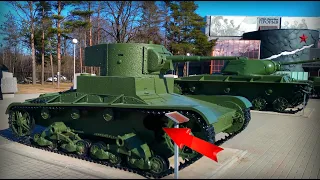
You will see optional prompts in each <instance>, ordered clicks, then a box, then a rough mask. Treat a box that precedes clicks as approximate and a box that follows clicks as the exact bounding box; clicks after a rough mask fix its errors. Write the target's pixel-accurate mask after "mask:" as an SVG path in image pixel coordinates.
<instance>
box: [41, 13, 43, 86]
mask: <svg viewBox="0 0 320 180" xmlns="http://www.w3.org/2000/svg"><path fill="white" fill-rule="evenodd" d="M43 17H44V8H42V18H43ZM41 54H42V57H41V84H42V85H44V21H43V19H42V53H41Z"/></svg>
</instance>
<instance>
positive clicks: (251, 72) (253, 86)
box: [173, 56, 320, 113]
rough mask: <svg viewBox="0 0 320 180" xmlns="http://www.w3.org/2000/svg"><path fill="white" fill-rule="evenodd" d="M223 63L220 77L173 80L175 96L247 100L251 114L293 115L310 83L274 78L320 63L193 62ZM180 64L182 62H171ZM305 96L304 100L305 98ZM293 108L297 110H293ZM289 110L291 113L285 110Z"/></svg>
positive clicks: (229, 59)
mask: <svg viewBox="0 0 320 180" xmlns="http://www.w3.org/2000/svg"><path fill="white" fill-rule="evenodd" d="M209 59H212V60H225V61H226V62H225V64H224V66H223V68H222V70H221V73H220V74H212V75H211V74H209V75H195V76H189V77H181V78H176V79H175V92H176V93H178V94H183V95H193V96H195V95H196V96H199V97H200V96H202V95H233V96H242V97H246V98H247V99H248V100H250V102H251V103H252V109H254V110H260V111H264V110H268V111H270V110H271V111H276V112H281V113H296V112H298V111H300V110H302V108H297V107H298V106H299V105H301V104H303V102H307V101H308V99H309V95H310V94H311V92H312V88H313V85H312V82H311V81H301V80H299V81H298V80H295V79H293V78H291V77H289V76H288V75H275V74H274V73H275V72H277V71H280V70H281V68H282V66H283V65H290V64H300V63H310V62H318V61H320V59H313V60H308V61H296V62H286V63H280V62H275V61H272V60H258V59H257V60H254V59H248V58H246V57H223V56H220V57H201V58H200V57H199V59H197V60H196V61H206V60H209ZM173 61H174V62H183V61H182V60H178V59H177V60H173ZM185 61H187V59H186V60H185ZM304 95H306V96H304ZM293 108H296V110H293ZM288 109H290V110H288Z"/></svg>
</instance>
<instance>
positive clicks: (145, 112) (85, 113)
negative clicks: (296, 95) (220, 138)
mask: <svg viewBox="0 0 320 180" xmlns="http://www.w3.org/2000/svg"><path fill="white" fill-rule="evenodd" d="M230 98H231V97H229V98H226V99H225V102H228V101H227V100H230ZM209 99H210V98H209ZM237 99H238V101H239V102H243V103H242V104H241V103H238V104H239V105H238V106H237V105H235V104H232V103H231V104H230V103H222V102H223V101H221V99H212V100H207V101H203V100H201V98H199V97H185V96H182V95H178V94H174V93H169V94H159V95H157V98H156V97H154V96H153V97H152V98H150V99H149V100H147V99H146V98H145V100H144V101H141V100H140V101H139V99H138V98H137V97H127V96H119V97H113V96H111V97H108V96H106V95H98V94H86V93H81V92H77V91H76V90H74V91H66V92H61V93H52V94H43V95H40V96H39V97H38V98H35V99H29V100H26V101H25V102H23V103H12V104H10V105H9V107H8V108H7V111H6V113H7V114H9V124H10V127H11V129H13V128H14V129H16V130H15V131H16V132H17V133H18V132H19V130H18V129H19V128H18V124H17V123H14V122H13V121H14V120H17V119H18V118H17V115H16V114H18V113H21V114H22V115H21V116H20V117H28V118H26V119H27V120H26V121H28V123H25V124H27V125H28V126H29V130H28V131H26V129H24V130H22V131H23V134H24V135H23V137H28V136H30V138H31V139H33V141H35V144H37V145H39V144H40V145H42V146H45V147H46V145H48V144H50V142H49V140H52V138H51V139H50V138H49V137H47V136H46V137H45V136H44V135H43V134H44V133H42V135H43V138H42V139H41V138H39V137H40V136H42V135H38V136H37V137H36V135H35V134H34V133H33V125H39V126H42V127H44V128H46V129H47V131H48V129H49V130H50V128H55V129H58V128H61V127H64V126H66V127H67V128H69V129H70V130H71V132H72V133H74V134H76V135H78V136H79V138H78V140H83V139H89V140H90V142H91V149H92V147H95V146H94V145H95V143H97V142H103V144H107V145H108V146H109V145H110V146H113V147H114V148H113V150H112V149H110V151H108V152H109V153H113V154H118V155H119V157H120V155H122V156H123V155H124V156H125V157H122V161H130V159H131V160H132V159H133V160H136V161H132V162H136V163H131V165H130V167H134V169H140V170H143V171H144V173H149V175H151V176H155V177H158V176H159V174H157V173H155V172H152V171H151V170H150V168H151V167H150V166H148V163H149V164H150V161H151V160H149V159H150V158H152V157H154V156H151V155H150V154H153V155H156V156H157V157H158V156H159V157H161V158H162V160H163V162H165V163H164V164H166V163H168V161H167V159H168V158H169V157H171V156H173V149H174V144H173V143H172V141H171V139H170V138H169V137H168V136H167V135H166V134H165V133H164V131H163V130H162V128H163V127H173V123H172V122H171V121H170V120H168V118H166V116H165V113H167V112H173V111H177V112H179V113H181V114H183V115H184V116H186V117H188V118H189V122H188V123H185V124H181V125H180V127H186V128H190V129H191V131H192V133H193V135H194V136H197V137H199V138H201V139H203V140H205V141H208V142H211V143H215V134H217V133H220V132H226V133H234V134H236V133H239V132H241V131H242V130H243V129H244V128H245V127H246V125H247V124H248V122H249V121H250V118H251V116H250V111H249V109H250V104H248V103H247V102H245V101H243V100H242V99H241V98H237ZM218 100H219V101H220V104H221V105H217V104H214V103H212V102H216V101H218ZM132 102H135V103H132ZM239 111H241V113H243V114H242V119H241V118H240V119H241V120H242V122H241V123H239V122H237V121H238V120H240V119H239V118H237V117H236V115H238V114H239V113H240V112H239ZM25 114H27V115H25ZM30 120H32V121H33V122H32V121H30ZM243 120H244V121H243ZM20 124H21V123H20ZM32 124H33V125H32ZM47 131H46V130H44V131H43V132H47ZM51 131H53V130H51ZM51 131H50V132H51ZM66 132H67V131H64V133H61V134H64V135H65V134H66ZM51 133H52V134H54V133H53V132H51ZM56 134H58V133H56ZM56 134H55V136H57V135H56ZM132 134H133V137H134V138H133V140H132V142H131V146H130V141H128V146H124V147H121V146H119V144H117V141H118V139H119V138H120V137H121V138H122V137H127V136H128V135H132ZM59 136H62V135H59ZM74 136H75V135H74ZM21 137H22V136H21ZM51 137H52V136H51ZM37 138H38V139H39V140H38V139H37ZM69 138H70V137H69ZM34 139H36V140H34ZM53 139H55V138H53ZM58 139H59V138H58ZM131 139H132V137H131ZM78 140H77V141H76V142H78ZM137 141H138V142H137ZM79 142H80V141H79ZM132 143H133V144H132ZM65 144H67V143H65ZM92 144H93V145H92ZM98 145H99V144H98ZM98 145H96V146H97V147H98ZM56 146H57V145H56ZM60 146H62V147H67V148H66V149H67V150H68V151H70V153H72V152H73V151H77V149H79V148H78V146H75V145H74V148H73V145H72V143H71V145H70V143H69V144H68V145H60ZM132 146H134V147H135V148H136V149H138V151H137V152H136V154H135V155H132V154H134V152H135V151H134V150H132V149H134V148H133V147H132ZM91 149H90V150H91ZM65 151H66V150H65ZM88 151H89V150H88ZM91 151H93V152H97V151H94V150H91ZM91 151H90V152H89V155H90V153H91ZM101 152H102V151H101ZM106 152H107V151H106ZM119 152H121V153H119ZM180 153H181V155H182V157H183V158H185V159H187V160H190V163H192V162H193V161H194V159H198V158H199V157H201V155H200V154H198V153H196V152H190V149H188V148H185V149H183V150H181V152H180ZM129 154H130V155H129ZM91 155H92V154H91ZM94 155H95V156H97V157H98V158H100V159H103V158H108V157H107V155H104V156H102V155H101V153H100V154H98V155H97V154H94ZM137 159H138V160H139V162H138V160H137ZM141 159H143V161H142V160H141ZM109 160H110V159H109ZM140 160H141V161H140ZM145 161H146V162H145ZM126 163H127V164H128V162H126ZM151 163H152V162H151ZM129 164H130V163H129ZM123 166H125V165H123ZM150 171H151V172H150ZM163 173H164V172H162V174H163ZM166 173H167V172H166Z"/></svg>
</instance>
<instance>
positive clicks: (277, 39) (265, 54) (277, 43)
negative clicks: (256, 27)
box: [243, 29, 319, 71]
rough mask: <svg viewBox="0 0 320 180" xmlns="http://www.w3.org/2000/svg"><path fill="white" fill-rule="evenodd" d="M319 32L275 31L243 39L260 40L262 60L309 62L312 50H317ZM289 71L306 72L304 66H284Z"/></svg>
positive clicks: (254, 34) (252, 33) (245, 36)
mask: <svg viewBox="0 0 320 180" xmlns="http://www.w3.org/2000/svg"><path fill="white" fill-rule="evenodd" d="M318 37H319V31H317V30H308V29H273V30H262V31H253V32H248V33H244V34H243V39H246V40H260V41H261V46H260V58H261V59H271V60H274V61H280V62H294V61H301V60H308V59H309V58H310V48H317V47H318V43H319V38H318ZM283 68H284V69H286V70H287V71H304V69H303V68H302V64H292V65H286V66H283Z"/></svg>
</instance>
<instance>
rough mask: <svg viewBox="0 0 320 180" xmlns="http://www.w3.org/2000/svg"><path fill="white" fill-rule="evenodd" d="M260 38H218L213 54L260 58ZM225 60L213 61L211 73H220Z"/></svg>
mask: <svg viewBox="0 0 320 180" xmlns="http://www.w3.org/2000/svg"><path fill="white" fill-rule="evenodd" d="M259 51H260V41H259V40H218V41H217V43H216V46H215V47H214V49H213V51H212V56H245V57H248V58H250V59H260V57H259V54H260V53H259ZM223 65H224V61H222V60H219V61H211V65H210V67H211V68H210V74H212V73H219V72H220V70H221V68H222V67H223Z"/></svg>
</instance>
